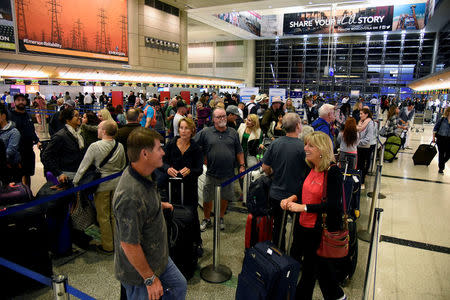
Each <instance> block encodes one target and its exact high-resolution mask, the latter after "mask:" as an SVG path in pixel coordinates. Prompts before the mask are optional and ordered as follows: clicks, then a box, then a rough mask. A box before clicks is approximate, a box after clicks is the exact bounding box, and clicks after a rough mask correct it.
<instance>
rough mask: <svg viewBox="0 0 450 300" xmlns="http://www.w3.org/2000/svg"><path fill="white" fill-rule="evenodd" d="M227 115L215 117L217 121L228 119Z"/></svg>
mask: <svg viewBox="0 0 450 300" xmlns="http://www.w3.org/2000/svg"><path fill="white" fill-rule="evenodd" d="M226 117H227V116H226V115H222V116H215V117H214V118H216V119H226Z"/></svg>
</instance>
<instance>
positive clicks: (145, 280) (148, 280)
mask: <svg viewBox="0 0 450 300" xmlns="http://www.w3.org/2000/svg"><path fill="white" fill-rule="evenodd" d="M155 278H156V275H155V274H153V276H152V277H149V278H146V279H144V284H145V285H146V286H151V285H152V284H153V281H155Z"/></svg>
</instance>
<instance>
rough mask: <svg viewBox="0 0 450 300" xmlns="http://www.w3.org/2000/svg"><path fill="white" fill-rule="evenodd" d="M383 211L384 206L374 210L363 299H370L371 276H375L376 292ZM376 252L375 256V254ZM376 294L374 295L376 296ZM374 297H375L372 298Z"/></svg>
mask: <svg viewBox="0 0 450 300" xmlns="http://www.w3.org/2000/svg"><path fill="white" fill-rule="evenodd" d="M382 213H383V209H382V208H377V209H376V210H375V212H374V216H373V218H374V219H375V221H374V222H373V224H372V228H371V229H372V234H371V238H370V247H369V256H368V257H367V266H366V276H365V281H364V292H363V297H362V299H363V300H368V299H369V291H370V282H371V280H370V279H371V277H372V276H373V277H374V282H373V287H372V289H373V292H374V293H375V280H376V265H377V249H378V243H379V241H380V227H381V219H382V218H381V216H382ZM374 253H375V256H374V255H373V254H374ZM374 296H375V295H373V297H374ZM372 299H373V298H372Z"/></svg>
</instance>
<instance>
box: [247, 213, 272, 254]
mask: <svg viewBox="0 0 450 300" xmlns="http://www.w3.org/2000/svg"><path fill="white" fill-rule="evenodd" d="M272 227H273V218H272V217H271V216H269V215H266V216H258V217H256V216H253V215H252V214H248V216H247V223H246V225H245V249H248V248H250V247H253V246H254V245H255V244H256V243H259V242H264V241H270V240H272Z"/></svg>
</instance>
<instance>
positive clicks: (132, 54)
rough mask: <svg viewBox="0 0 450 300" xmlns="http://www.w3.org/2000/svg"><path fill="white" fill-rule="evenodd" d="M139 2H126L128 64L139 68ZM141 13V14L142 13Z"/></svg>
mask: <svg viewBox="0 0 450 300" xmlns="http://www.w3.org/2000/svg"><path fill="white" fill-rule="evenodd" d="M140 5H142V6H144V4H143V3H142V4H139V1H128V18H127V20H128V64H129V65H131V66H136V67H137V66H140V61H139V6H140ZM142 13H143V12H142Z"/></svg>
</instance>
